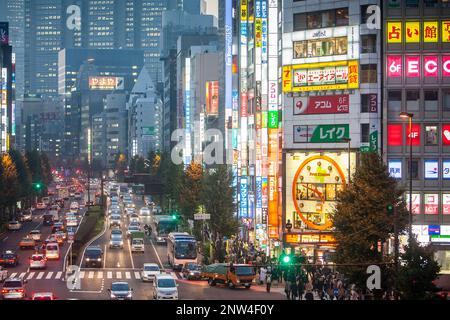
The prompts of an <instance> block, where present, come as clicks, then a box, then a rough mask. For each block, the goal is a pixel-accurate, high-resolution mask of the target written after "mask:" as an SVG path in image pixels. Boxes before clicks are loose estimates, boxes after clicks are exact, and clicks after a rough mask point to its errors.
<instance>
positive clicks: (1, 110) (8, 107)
mask: <svg viewBox="0 0 450 320" xmlns="http://www.w3.org/2000/svg"><path fill="white" fill-rule="evenodd" d="M12 50H13V48H12V46H10V45H9V26H8V23H7V22H0V72H1V73H0V93H1V96H0V152H7V151H8V150H9V149H10V148H11V146H12V145H14V136H13V134H14V135H15V124H14V122H15V117H14V116H13V115H14V112H15V111H14V108H15V102H14V91H13V86H14V82H15V79H14V77H15V75H14V68H15V55H14V54H13V51H12Z"/></svg>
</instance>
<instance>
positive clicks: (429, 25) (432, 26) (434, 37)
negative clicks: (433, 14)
mask: <svg viewBox="0 0 450 320" xmlns="http://www.w3.org/2000/svg"><path fill="white" fill-rule="evenodd" d="M422 31H423V38H422V39H423V41H424V42H438V39H439V35H438V32H439V30H438V22H437V21H424V22H423V30H422Z"/></svg>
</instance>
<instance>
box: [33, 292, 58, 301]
mask: <svg viewBox="0 0 450 320" xmlns="http://www.w3.org/2000/svg"><path fill="white" fill-rule="evenodd" d="M56 299H57V298H56V296H55V295H54V294H53V292H36V293H33V296H32V297H31V300H56Z"/></svg>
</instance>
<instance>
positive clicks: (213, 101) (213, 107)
mask: <svg viewBox="0 0 450 320" xmlns="http://www.w3.org/2000/svg"><path fill="white" fill-rule="evenodd" d="M206 114H207V115H208V116H218V115H219V81H206Z"/></svg>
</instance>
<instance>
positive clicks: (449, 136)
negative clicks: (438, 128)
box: [442, 124, 450, 146]
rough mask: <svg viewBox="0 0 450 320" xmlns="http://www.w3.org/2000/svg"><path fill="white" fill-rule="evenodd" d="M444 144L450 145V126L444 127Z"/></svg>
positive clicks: (444, 125) (445, 125)
mask: <svg viewBox="0 0 450 320" xmlns="http://www.w3.org/2000/svg"><path fill="white" fill-rule="evenodd" d="M442 144H443V145H445V146H448V145H450V124H443V125H442Z"/></svg>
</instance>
